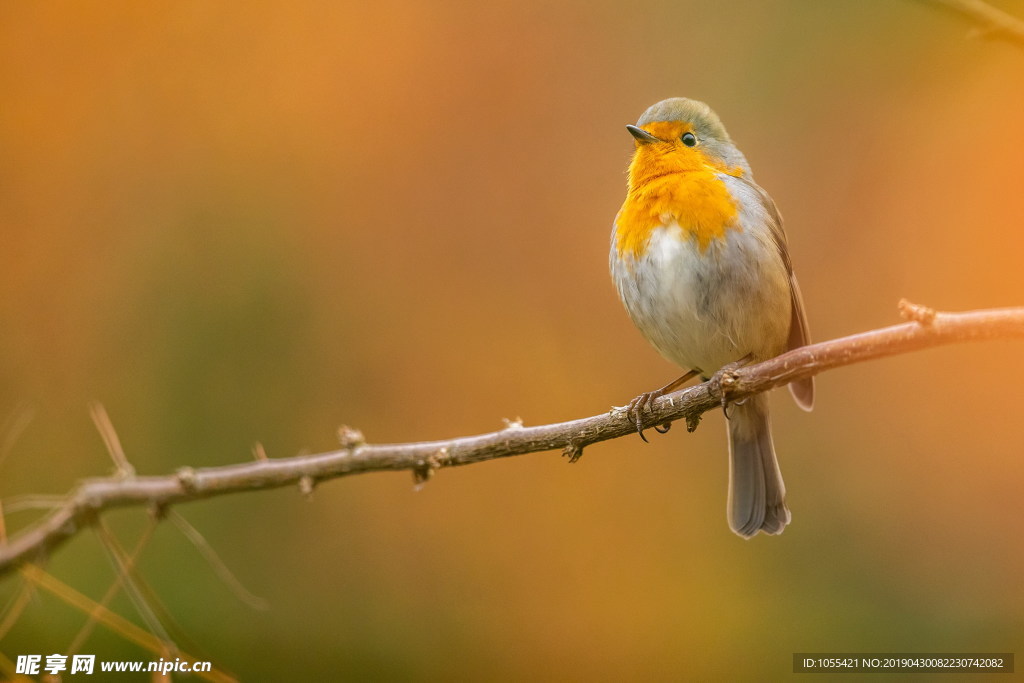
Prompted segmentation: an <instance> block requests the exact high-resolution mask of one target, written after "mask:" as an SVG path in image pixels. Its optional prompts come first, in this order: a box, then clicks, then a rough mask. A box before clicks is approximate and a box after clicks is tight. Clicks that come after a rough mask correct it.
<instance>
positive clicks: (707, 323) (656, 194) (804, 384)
mask: <svg viewBox="0 0 1024 683" xmlns="http://www.w3.org/2000/svg"><path fill="white" fill-rule="evenodd" d="M626 129H627V130H628V131H629V132H630V134H631V135H632V136H633V138H634V144H635V150H634V152H633V158H632V160H631V162H630V164H629V184H628V189H627V192H626V200H625V202H624V203H623V205H622V208H621V209H620V210H619V213H618V215H616V217H615V224H614V227H613V229H612V239H611V242H612V244H611V256H610V266H611V273H612V279H613V280H614V281H615V286H616V288H617V289H618V292H619V297H620V298H621V299H622V303H623V304H624V305H625V307H626V311H627V312H628V313H629V317H630V318H631V319H632V320H633V322H634V324H636V326H637V327H638V328H639V329H640V332H641V333H643V335H644V337H646V338H647V341H649V342H650V343H651V344H652V345H653V346H654V348H656V349H657V350H658V351H659V352H660V353H661V355H662V356H664V357H665V358H667V359H668V360H670V361H672V362H673V363H675V364H676V365H678V366H680V367H682V368H684V369H686V370H687V372H686V374H684V375H683V376H682V377H680V378H679V379H677V380H676V381H674V382H672V383H670V384H668V385H666V386H665V387H663V388H661V389H658V390H657V391H651V392H647V393H644V394H641V395H640V396H637V397H636V398H635V399H633V401H631V402H630V404H629V406H628V408H627V411H628V415H629V418H630V420H632V421H633V422H634V424H636V427H637V430H638V431H639V432H640V436H641V437H643V430H644V422H643V412H644V408H645V406H649V405H650V402H651V401H652V400H653V399H654V398H656V397H658V396H661V395H662V394H665V393H667V392H669V391H671V390H673V389H675V388H677V387H679V386H681V385H682V384H683V383H684V382H685V381H686V380H688V379H689V378H691V377H693V376H696V375H699V376H700V377H702V378H703V379H705V380H707V379H708V378H709V377H711V375H713V374H714V373H715V372H717V371H718V370H719V369H721V368H722V367H723V366H726V365H730V364H739V365H742V364H745V363H756V362H759V361H763V360H766V359H768V358H771V357H773V356H776V355H778V354H780V353H782V352H783V351H786V350H788V349H793V348H797V347H799V346H804V345H805V344H807V343H808V341H809V337H808V332H807V319H806V317H805V316H804V309H803V301H802V299H801V296H800V288H799V287H798V286H797V282H796V276H795V275H794V274H793V267H792V264H791V263H790V259H789V251H788V249H787V247H786V234H785V232H783V229H782V218H781V216H779V211H778V209H776V208H775V202H773V201H772V199H771V197H769V196H768V193H767V192H765V191H764V190H763V189H761V187H760V186H759V185H757V183H755V182H754V178H753V175H752V173H751V171H750V166H749V164H747V160H746V158H745V157H744V156H743V154H742V153H741V152H740V151H739V149H737V148H736V145H734V144H733V142H732V140H731V139H730V138H729V134H728V133H726V131H725V127H724V126H723V125H722V122H721V121H720V120H719V118H718V116H717V115H716V114H715V113H714V112H713V111H712V110H711V108H710V107H708V106H707V105H706V104H704V103H703V102H698V101H696V100H691V99H686V98H682V97H676V98H671V99H667V100H663V101H661V102H658V103H657V104H655V105H653V106H651V107H650V108H649V109H647V111H645V112H644V113H643V115H642V116H641V117H640V119H639V120H638V121H637V122H636V125H635V126H632V125H630V126H626ZM789 388H790V391H791V392H792V394H793V397H794V399H795V400H796V403H797V405H799V406H800V407H801V408H803V409H804V410H810V409H811V407H812V405H813V403H814V383H813V380H812V379H810V378H807V379H801V380H798V381H796V382H793V383H792V384H790V386H789ZM727 417H728V433H729V456H730V457H729V499H728V504H727V514H728V520H729V527H730V528H731V529H732V530H733V531H734V532H735V533H737V534H739V535H740V536H742V537H744V538H750V537H752V536H754V535H755V534H756V533H757V532H758V531H763V532H765V533H768V534H780V533H782V530H783V529H785V527H786V525H787V524H789V522H790V512H789V508H788V507H786V487H785V484H783V481H782V473H781V472H780V471H779V463H778V460H777V459H776V457H775V448H774V446H773V445H772V437H771V431H770V423H769V419H768V401H767V397H766V396H765V395H764V394H758V395H755V396H751V397H749V398H747V399H745V400H743V401H741V402H738V403H736V404H734V405H732V406H731V407H730V411H729V413H728V414H727ZM665 430H667V426H666V427H664V428H662V429H658V431H662V432H663V431H665ZM644 440H646V439H644Z"/></svg>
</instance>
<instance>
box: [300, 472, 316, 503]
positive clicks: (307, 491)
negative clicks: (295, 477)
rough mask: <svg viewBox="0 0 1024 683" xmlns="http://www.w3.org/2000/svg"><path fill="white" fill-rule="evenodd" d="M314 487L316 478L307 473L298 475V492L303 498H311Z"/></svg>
mask: <svg viewBox="0 0 1024 683" xmlns="http://www.w3.org/2000/svg"><path fill="white" fill-rule="evenodd" d="M315 488H316V480H315V479H313V477H311V476H309V475H308V474H307V475H304V476H302V477H299V493H301V494H302V497H303V498H305V499H306V500H312V499H313V489H315Z"/></svg>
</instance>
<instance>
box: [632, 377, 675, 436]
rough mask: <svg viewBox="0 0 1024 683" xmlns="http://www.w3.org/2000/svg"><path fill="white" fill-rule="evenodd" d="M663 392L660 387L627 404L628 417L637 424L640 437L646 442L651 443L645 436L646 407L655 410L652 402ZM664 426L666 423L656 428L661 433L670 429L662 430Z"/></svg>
mask: <svg viewBox="0 0 1024 683" xmlns="http://www.w3.org/2000/svg"><path fill="white" fill-rule="evenodd" d="M661 394H662V392H661V390H660V389H659V390H658V391H647V392H645V393H642V394H640V395H639V396H637V397H636V398H634V399H633V400H632V401H630V402H629V405H627V406H626V419H627V420H629V421H630V422H632V423H633V424H634V425H635V426H636V431H637V434H639V435H640V438H641V439H643V440H644V443H650V442H649V441H647V437H646V436H644V429H645V428H646V427H645V426H644V408H647V409H648V410H650V411H651V412H653V411H654V409H653V407H652V403H653V401H654V399H656V398H658V397H659V396H661ZM664 426H665V425H660V426H656V427H655V430H657V431H658V433H659V434H664V433H665V432H667V431H668V429H665V430H664V431H662V429H661V427H664Z"/></svg>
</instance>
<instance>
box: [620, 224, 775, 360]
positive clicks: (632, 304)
mask: <svg viewBox="0 0 1024 683" xmlns="http://www.w3.org/2000/svg"><path fill="white" fill-rule="evenodd" d="M611 270H612V277H613V279H614V280H615V284H616V286H617V288H618V290H619V296H620V297H621V299H622V302H623V304H625V306H626V310H627V311H628V312H629V316H630V317H631V318H632V319H633V322H634V323H635V324H636V326H637V327H638V328H639V329H640V331H641V332H642V333H643V334H644V336H645V337H646V338H647V339H648V341H650V343H651V344H652V345H654V347H655V348H656V349H658V351H659V352H661V354H662V355H663V356H665V358H667V359H669V360H670V361H672V362H673V363H676V364H677V365H679V366H680V367H682V368H688V369H694V370H698V371H699V372H700V373H701V374H702V375H704V376H709V375H711V374H712V373H714V372H715V371H716V370H718V369H719V368H720V367H722V366H723V365H725V364H726V363H731V362H733V361H736V360H740V359H741V358H743V357H744V356H746V355H748V354H750V355H751V356H752V358H753V359H754V360H763V359H766V358H770V357H772V356H775V355H777V354H779V353H781V352H782V351H784V350H785V348H786V341H787V337H788V333H789V322H790V305H791V304H790V292H789V287H790V285H789V274H788V272H787V271H786V268H785V265H784V264H783V262H782V258H781V257H780V256H779V253H778V248H777V247H776V245H775V244H774V242H773V241H772V239H771V236H770V235H769V234H768V232H767V230H761V231H758V230H728V231H727V232H726V235H725V238H724V239H723V240H720V241H717V242H713V243H712V244H711V245H710V246H709V247H708V248H707V250H706V251H704V252H701V251H700V248H699V247H698V245H697V243H696V241H695V240H693V239H688V238H687V237H686V236H685V235H684V233H683V231H682V230H681V229H680V228H679V226H678V225H676V224H672V225H668V226H662V227H660V228H657V229H655V230H654V232H653V233H652V235H651V238H650V242H649V243H648V247H647V250H646V251H645V252H644V254H643V256H641V257H639V258H638V259H636V260H632V259H627V260H623V259H619V258H618V255H617V253H616V251H615V248H614V244H613V247H612V254H611Z"/></svg>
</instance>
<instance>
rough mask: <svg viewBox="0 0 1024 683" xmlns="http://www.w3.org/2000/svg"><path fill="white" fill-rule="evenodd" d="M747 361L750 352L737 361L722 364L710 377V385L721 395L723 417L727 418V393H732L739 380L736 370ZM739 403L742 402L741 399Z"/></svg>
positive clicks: (748, 360)
mask: <svg viewBox="0 0 1024 683" xmlns="http://www.w3.org/2000/svg"><path fill="white" fill-rule="evenodd" d="M749 362H750V354H747V355H746V356H744V357H743V358H741V359H739V360H738V361H735V362H733V363H727V364H726V365H723V366H722V367H721V369H719V371H718V372H716V373H715V375H714V377H712V378H711V385H712V387H713V388H714V389H715V390H716V391H717V392H718V394H719V395H720V396H721V402H722V413H723V414H724V415H725V419H727V420H728V419H729V394H730V393H732V390H733V388H734V387H735V386H736V382H737V380H739V375H738V374H737V373H736V371H737V370H739V369H740V368H742V367H743V366H744V365H746V364H748V363H749ZM739 403H742V401H740V402H739Z"/></svg>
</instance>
